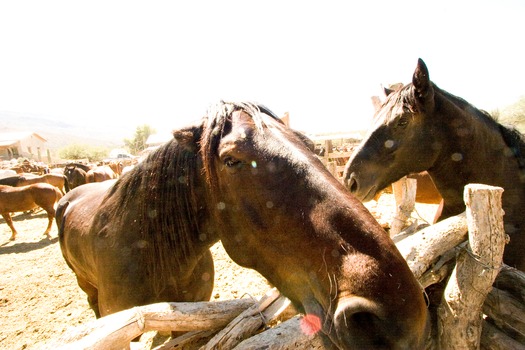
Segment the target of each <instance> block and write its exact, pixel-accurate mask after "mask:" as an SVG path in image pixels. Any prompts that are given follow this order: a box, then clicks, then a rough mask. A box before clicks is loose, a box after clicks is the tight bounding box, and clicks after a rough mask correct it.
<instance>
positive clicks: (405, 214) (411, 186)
mask: <svg viewBox="0 0 525 350" xmlns="http://www.w3.org/2000/svg"><path fill="white" fill-rule="evenodd" d="M416 188H417V180H416V179H409V178H407V177H406V176H405V177H403V178H401V179H400V180H399V181H396V182H394V183H393V184H392V191H393V192H394V198H395V202H396V211H395V214H394V217H393V218H392V221H391V223H390V237H393V236H395V235H397V234H398V233H399V232H401V231H402V230H403V228H404V227H406V226H408V225H409V223H408V219H409V218H410V216H411V215H412V212H413V211H414V208H415V207H416Z"/></svg>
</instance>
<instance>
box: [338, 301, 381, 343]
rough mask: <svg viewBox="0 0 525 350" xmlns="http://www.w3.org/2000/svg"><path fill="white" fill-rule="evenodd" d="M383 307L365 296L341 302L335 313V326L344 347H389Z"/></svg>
mask: <svg viewBox="0 0 525 350" xmlns="http://www.w3.org/2000/svg"><path fill="white" fill-rule="evenodd" d="M381 314H382V312H381V308H380V307H379V306H378V305H377V304H375V303H374V302H372V301H370V300H367V299H365V298H360V297H353V298H351V299H350V300H345V301H343V302H342V303H340V305H339V307H338V308H337V310H336V313H335V326H336V332H337V334H338V338H339V342H340V344H341V345H343V347H345V348H346V347H348V348H366V349H386V348H389V346H388V345H389V343H390V341H389V339H388V334H387V333H388V332H385V327H384V322H383V320H382V318H381V316H380V315H381Z"/></svg>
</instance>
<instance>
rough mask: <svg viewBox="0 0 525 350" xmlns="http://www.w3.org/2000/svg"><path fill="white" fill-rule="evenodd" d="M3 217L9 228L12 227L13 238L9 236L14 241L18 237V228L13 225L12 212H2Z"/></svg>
mask: <svg viewBox="0 0 525 350" xmlns="http://www.w3.org/2000/svg"><path fill="white" fill-rule="evenodd" d="M2 217H3V218H4V220H5V222H6V224H7V226H9V228H10V229H11V232H12V234H11V238H9V240H10V241H14V240H15V239H16V234H17V232H16V230H15V226H13V220H12V219H11V214H10V213H2Z"/></svg>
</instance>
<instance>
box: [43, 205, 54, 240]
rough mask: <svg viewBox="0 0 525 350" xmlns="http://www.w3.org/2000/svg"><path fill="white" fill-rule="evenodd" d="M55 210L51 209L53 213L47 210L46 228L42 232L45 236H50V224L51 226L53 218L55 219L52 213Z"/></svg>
mask: <svg viewBox="0 0 525 350" xmlns="http://www.w3.org/2000/svg"><path fill="white" fill-rule="evenodd" d="M54 211H55V210H53V213H51V212H49V211H48V212H47V220H48V223H47V228H46V231H45V232H44V235H46V236H47V238H51V235H50V234H49V232H50V231H51V226H53V220H54V219H55V213H54Z"/></svg>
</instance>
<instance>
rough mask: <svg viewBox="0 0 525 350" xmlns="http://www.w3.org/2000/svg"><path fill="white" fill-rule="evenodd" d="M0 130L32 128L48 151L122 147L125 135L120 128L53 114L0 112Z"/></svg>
mask: <svg viewBox="0 0 525 350" xmlns="http://www.w3.org/2000/svg"><path fill="white" fill-rule="evenodd" d="M0 125H1V126H0V132H9V131H31V132H36V133H37V134H39V135H41V136H42V137H43V138H45V139H46V140H47V141H48V143H47V145H48V147H49V149H50V150H51V151H57V150H59V149H61V148H63V147H66V146H68V145H72V144H78V145H90V146H100V147H108V148H115V147H122V145H123V143H124V142H123V139H124V137H125V135H122V133H121V132H119V130H113V129H107V128H104V127H100V126H97V125H82V124H81V123H75V122H71V121H61V120H57V119H56V118H53V117H48V116H42V115H36V114H26V113H24V114H22V113H15V112H4V111H0Z"/></svg>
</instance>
